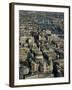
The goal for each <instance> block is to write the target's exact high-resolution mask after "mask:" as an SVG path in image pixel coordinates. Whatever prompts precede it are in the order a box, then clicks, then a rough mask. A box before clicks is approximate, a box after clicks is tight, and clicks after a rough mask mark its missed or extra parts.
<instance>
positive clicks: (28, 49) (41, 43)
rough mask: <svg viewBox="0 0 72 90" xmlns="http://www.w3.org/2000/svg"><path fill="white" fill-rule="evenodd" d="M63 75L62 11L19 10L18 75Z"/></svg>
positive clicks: (27, 76) (28, 77) (43, 76)
mask: <svg viewBox="0 0 72 90" xmlns="http://www.w3.org/2000/svg"><path fill="white" fill-rule="evenodd" d="M55 77H64V13H59V12H39V11H23V10H20V11H19V79H34V78H55Z"/></svg>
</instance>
